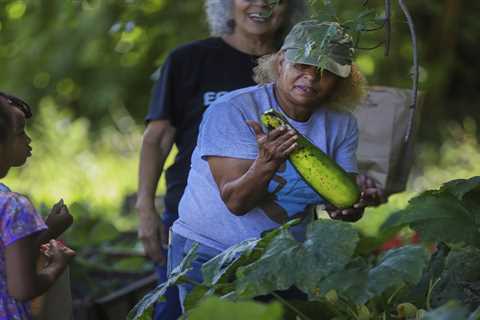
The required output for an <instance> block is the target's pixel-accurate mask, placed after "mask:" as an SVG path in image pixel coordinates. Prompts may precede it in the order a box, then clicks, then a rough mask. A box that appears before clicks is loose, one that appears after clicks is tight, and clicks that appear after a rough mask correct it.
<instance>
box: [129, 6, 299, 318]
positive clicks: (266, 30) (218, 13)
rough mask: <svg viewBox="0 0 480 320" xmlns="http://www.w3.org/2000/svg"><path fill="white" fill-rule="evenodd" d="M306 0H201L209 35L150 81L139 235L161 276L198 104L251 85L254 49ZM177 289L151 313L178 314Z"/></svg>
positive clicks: (286, 25) (267, 47)
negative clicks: (159, 205)
mask: <svg viewBox="0 0 480 320" xmlns="http://www.w3.org/2000/svg"><path fill="white" fill-rule="evenodd" d="M306 2H307V1H306V0H206V1H205V8H206V13H207V19H208V22H209V25H210V29H211V35H212V36H211V37H210V38H207V39H204V40H200V41H195V42H192V43H189V44H186V45H183V46H181V47H178V48H177V49H175V50H174V51H173V52H172V53H171V54H170V55H169V56H168V57H167V59H166V60H165V62H164V64H163V66H162V68H161V70H160V73H159V77H158V80H157V81H156V83H155V86H154V88H153V93H152V99H151V103H150V108H149V112H148V115H147V117H146V121H147V127H146V130H145V134H144V137H143V143H142V151H141V160H140V174H139V187H138V200H137V205H136V207H137V209H138V214H139V218H140V223H139V230H138V231H139V232H138V233H139V237H140V239H141V240H142V242H143V245H144V249H145V253H146V254H147V255H148V256H149V257H150V258H151V259H152V260H153V261H154V262H156V263H157V264H158V268H157V273H158V274H159V278H160V282H163V281H165V268H164V267H163V266H162V265H163V264H164V263H165V251H164V249H165V248H166V246H167V243H168V231H167V230H168V229H169V228H170V226H171V224H172V223H173V221H175V219H176V218H177V217H178V203H179V201H180V198H181V196H182V194H183V191H184V189H185V186H186V183H187V175H188V171H189V169H190V158H191V155H192V152H193V149H194V147H195V143H196V139H197V134H198V125H199V123H200V121H201V119H202V115H203V112H204V111H205V110H206V108H207V107H208V106H209V105H210V104H211V103H212V102H213V101H215V99H217V98H218V97H220V96H222V95H224V94H225V93H226V92H229V91H232V90H235V89H239V88H243V87H247V86H251V85H254V84H255V82H254V81H253V71H252V69H253V67H254V66H255V65H256V60H257V58H258V57H259V56H262V55H265V54H269V53H273V52H275V51H276V50H278V48H279V47H280V46H281V43H282V40H283V38H284V36H285V35H286V33H287V32H288V30H289V29H290V28H291V27H292V26H293V24H294V23H295V21H298V20H299V19H301V18H303V17H304V16H305V15H306ZM174 143H175V145H176V146H177V148H178V154H177V157H176V159H175V162H174V164H173V165H172V166H171V167H170V168H168V170H167V171H166V184H167V192H166V195H165V211H164V212H163V215H162V221H161V220H160V217H159V214H158V213H157V210H156V208H155V204H154V200H155V191H156V189H157V184H158V181H159V177H160V175H161V173H162V171H163V165H164V162H165V159H166V158H167V156H168V154H169V152H170V150H171V148H172V145H173V144H174ZM172 296H173V297H174V296H175V293H173V294H172V293H171V292H170V293H168V294H167V304H168V305H169V306H168V307H167V309H165V304H160V305H159V306H157V308H156V316H155V319H176V312H175V309H176V306H175V299H174V298H172Z"/></svg>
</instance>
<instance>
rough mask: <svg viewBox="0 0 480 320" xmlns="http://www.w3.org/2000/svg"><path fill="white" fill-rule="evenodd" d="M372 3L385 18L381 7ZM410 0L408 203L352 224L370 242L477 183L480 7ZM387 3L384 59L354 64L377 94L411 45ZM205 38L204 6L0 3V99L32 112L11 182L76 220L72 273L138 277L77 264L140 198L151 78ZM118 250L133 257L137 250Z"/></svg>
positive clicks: (352, 11) (113, 233) (348, 14)
mask: <svg viewBox="0 0 480 320" xmlns="http://www.w3.org/2000/svg"><path fill="white" fill-rule="evenodd" d="M323 2H324V1H321V0H317V1H313V3H314V9H315V14H320V13H321V12H322V10H324V8H323V6H322V4H323ZM331 2H332V3H333V4H334V5H335V6H336V7H337V9H338V13H339V15H340V16H341V18H342V19H343V20H344V19H351V18H352V17H354V16H355V15H358V13H359V12H361V11H362V10H364V8H363V7H362V3H363V2H365V1H357V0H351V1H339V0H336V1H331ZM366 2H367V4H368V6H369V7H370V8H373V9H376V10H377V15H379V16H381V15H382V14H383V11H382V10H383V5H384V1H382V0H370V1H366ZM405 2H406V3H407V5H408V7H409V9H410V11H411V13H412V15H413V18H414V21H415V23H416V26H417V36H418V44H419V52H420V63H421V74H420V89H421V90H422V91H423V92H424V94H425V100H424V105H423V113H422V122H421V126H420V137H419V141H418V148H417V150H418V157H417V159H416V165H415V168H414V170H413V172H412V177H411V179H410V185H409V188H408V190H407V192H405V193H402V194H398V195H395V196H392V197H391V198H390V199H389V202H388V203H387V204H385V205H383V206H381V207H379V208H374V209H368V211H367V213H366V215H365V217H364V218H363V219H362V220H361V221H360V222H358V223H356V227H357V228H358V229H360V230H361V231H362V233H363V234H364V235H366V236H367V237H372V238H375V237H376V236H378V235H379V233H380V231H379V230H380V225H381V224H382V223H383V222H384V221H385V220H386V219H387V218H388V216H389V215H390V214H391V213H392V212H394V211H396V210H398V209H401V208H404V207H405V206H406V204H407V201H408V199H410V197H411V196H412V195H413V194H415V193H418V192H420V191H423V190H425V189H429V188H436V187H439V186H440V185H441V184H442V183H443V182H445V181H448V180H452V179H456V178H468V177H471V176H474V175H480V142H479V131H478V129H477V123H478V120H479V119H480V113H478V112H477V101H478V98H479V93H478V92H477V88H479V87H480V81H479V80H478V75H477V71H478V70H479V66H480V64H479V63H478V62H477V60H478V58H477V57H478V56H479V55H480V52H479V51H480V47H479V46H478V45H477V39H478V34H479V33H480V23H479V22H478V19H477V18H476V16H475V15H474V14H473V13H474V12H478V11H479V10H478V9H480V2H478V1H465V0H445V1H441V2H439V1H413V0H412V1H405ZM392 6H393V16H392V34H391V50H390V56H388V57H385V56H384V52H383V49H382V48H378V49H376V50H360V51H359V53H358V56H357V63H358V64H359V66H360V68H361V70H362V71H363V72H364V74H365V75H366V76H367V79H368V81H369V82H370V83H371V84H379V85H387V86H398V87H410V86H411V77H410V70H411V67H412V51H411V42H410V35H409V31H408V28H407V25H406V23H405V18H404V17H403V15H402V14H401V12H400V10H399V8H398V5H397V2H396V1H392ZM207 36H208V27H207V24H206V22H205V17H204V13H203V1H199V0H185V1H175V0H88V1H87V0H48V1H47V0H0V90H2V91H7V92H11V93H14V94H16V95H18V96H20V97H22V98H24V99H25V100H27V101H28V102H29V103H31V104H32V106H33V109H34V113H35V115H34V118H33V119H32V121H31V122H30V123H29V124H28V126H29V131H30V134H31V136H32V138H33V149H34V150H33V157H32V158H31V159H30V160H29V162H28V164H27V165H26V166H25V167H24V168H21V169H14V170H11V172H10V174H9V176H8V177H7V179H6V180H5V182H6V183H7V184H8V185H9V186H10V187H11V188H12V189H14V190H15V191H19V192H22V193H25V194H28V195H29V196H30V197H31V198H32V200H33V201H34V203H35V204H36V205H37V207H39V208H40V209H41V210H42V212H44V213H45V212H47V210H48V208H50V207H51V206H52V205H53V203H55V202H56V201H57V200H58V199H59V198H64V199H65V202H66V203H67V204H68V205H70V208H71V210H72V212H73V214H74V215H75V218H76V223H75V227H74V228H73V230H72V231H71V234H70V239H69V240H70V243H71V244H72V245H73V246H74V247H76V248H84V252H80V254H79V257H78V259H76V261H77V262H76V263H78V264H79V265H81V268H78V269H75V268H74V270H73V271H74V273H75V272H83V270H84V269H85V268H87V267H86V266H87V265H91V264H92V262H93V263H96V264H101V265H102V267H105V266H108V267H111V268H110V269H108V270H107V271H111V270H112V268H116V270H118V269H121V268H124V269H130V270H137V271H138V270H140V267H142V266H143V267H145V264H144V261H143V260H138V259H137V260H135V261H133V262H132V261H127V262H125V261H120V262H119V265H118V266H117V265H114V264H112V262H111V261H110V260H108V259H104V258H105V257H104V256H103V255H97V256H94V258H95V259H90V260H88V261H86V260H83V257H86V256H88V254H87V253H88V250H90V249H91V248H95V250H104V251H109V250H110V251H111V249H112V248H111V246H114V245H117V244H116V243H114V242H113V240H114V239H115V238H116V237H118V236H119V234H120V232H123V231H133V230H135V226H136V216H135V215H134V214H133V215H132V214H130V215H125V214H121V211H125V209H123V207H124V202H125V196H126V195H128V194H130V193H133V192H135V190H136V184H137V177H136V176H137V168H138V157H139V150H140V144H141V135H142V132H143V117H144V115H145V113H146V111H147V107H148V102H149V98H150V91H151V87H152V84H153V82H152V78H153V74H154V73H155V71H156V70H157V69H158V68H159V67H160V66H161V64H162V62H163V61H164V59H165V57H166V55H167V54H168V53H169V52H170V51H171V50H172V49H173V48H175V47H176V46H178V45H180V44H182V43H186V42H188V41H191V40H194V39H200V38H204V37H207ZM383 38H384V34H383V31H382V30H379V31H376V32H371V33H369V34H367V35H365V36H364V37H362V39H361V42H360V45H361V46H362V47H370V46H373V45H375V44H377V43H378V42H379V41H382V40H383ZM172 156H173V154H172V155H171V156H170V158H169V160H168V161H167V165H169V164H170V163H171V162H172ZM163 192H164V181H163V180H162V181H161V183H160V186H159V189H158V193H159V194H162V193H163ZM128 208H129V207H128V206H127V209H126V210H127V211H128ZM130 208H131V207H130ZM380 240H381V239H380ZM377 241H379V240H378V239H377ZM125 248H128V249H129V250H132V251H133V252H141V246H140V245H139V244H138V243H137V244H132V243H128V245H126V246H122V248H121V249H122V250H123V249H125ZM132 266H133V267H132ZM95 268H96V266H95ZM79 270H80V271H79ZM77 279H80V278H77ZM81 279H82V280H80V281H78V282H85V280H83V279H84V278H81ZM97 284H98V283H95V281H92V284H91V286H92V287H94V286H95V285H97ZM88 290H92V288H91V287H89V288H88ZM108 290H110V289H107V290H106V291H105V292H108ZM261 311H262V310H259V312H261Z"/></svg>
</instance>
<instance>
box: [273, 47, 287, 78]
mask: <svg viewBox="0 0 480 320" xmlns="http://www.w3.org/2000/svg"><path fill="white" fill-rule="evenodd" d="M284 63H285V54H284V51H283V50H282V51H280V52H278V53H277V56H276V58H275V71H276V72H277V76H280V75H281V74H282V72H283V68H284V65H283V64H284Z"/></svg>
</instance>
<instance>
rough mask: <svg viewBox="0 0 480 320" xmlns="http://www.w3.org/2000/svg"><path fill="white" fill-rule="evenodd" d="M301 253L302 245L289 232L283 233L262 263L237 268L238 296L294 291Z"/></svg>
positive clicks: (260, 261) (260, 260)
mask: <svg viewBox="0 0 480 320" xmlns="http://www.w3.org/2000/svg"><path fill="white" fill-rule="evenodd" d="M298 250H300V244H299V242H298V241H296V240H295V239H294V238H293V236H292V235H291V234H290V232H289V231H288V230H282V231H281V232H280V233H279V234H278V235H277V236H276V237H275V238H274V239H272V241H271V242H270V244H269V245H268V247H267V249H266V251H265V253H264V254H263V255H262V257H261V258H260V259H259V260H257V261H255V262H254V263H252V264H249V265H247V266H242V267H240V268H238V270H237V281H236V291H237V294H238V296H241V297H245V298H247V297H248V298H251V297H255V296H258V295H263V294H267V293H269V292H271V291H274V290H286V289H288V288H289V287H291V286H292V285H293V283H294V281H295V271H296V270H297V267H296V266H297V259H296V258H295V257H296V254H297V252H298Z"/></svg>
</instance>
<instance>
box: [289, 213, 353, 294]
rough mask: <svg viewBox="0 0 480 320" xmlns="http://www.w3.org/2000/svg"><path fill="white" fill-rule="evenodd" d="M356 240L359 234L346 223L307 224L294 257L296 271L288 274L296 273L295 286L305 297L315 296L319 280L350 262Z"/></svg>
mask: <svg viewBox="0 0 480 320" xmlns="http://www.w3.org/2000/svg"><path fill="white" fill-rule="evenodd" d="M358 241H359V236H358V233H357V231H356V230H355V229H354V228H353V227H352V225H351V224H349V223H345V222H341V221H335V220H326V219H321V220H317V221H314V222H313V223H310V224H309V225H308V228H307V237H306V240H305V242H304V243H303V244H300V250H299V251H298V254H297V256H296V257H295V258H296V260H297V261H298V263H299V265H298V269H297V270H290V271H288V272H294V273H295V274H296V279H295V284H296V286H297V287H298V288H299V289H301V290H303V292H305V293H307V294H308V295H312V294H315V293H317V292H318V290H317V288H318V283H319V282H320V281H321V280H322V279H324V278H325V277H326V276H328V275H329V274H332V273H334V272H337V271H339V270H343V269H344V268H345V266H346V265H347V264H348V263H349V262H350V260H351V259H352V256H353V254H354V252H355V249H356V247H357V244H358Z"/></svg>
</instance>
